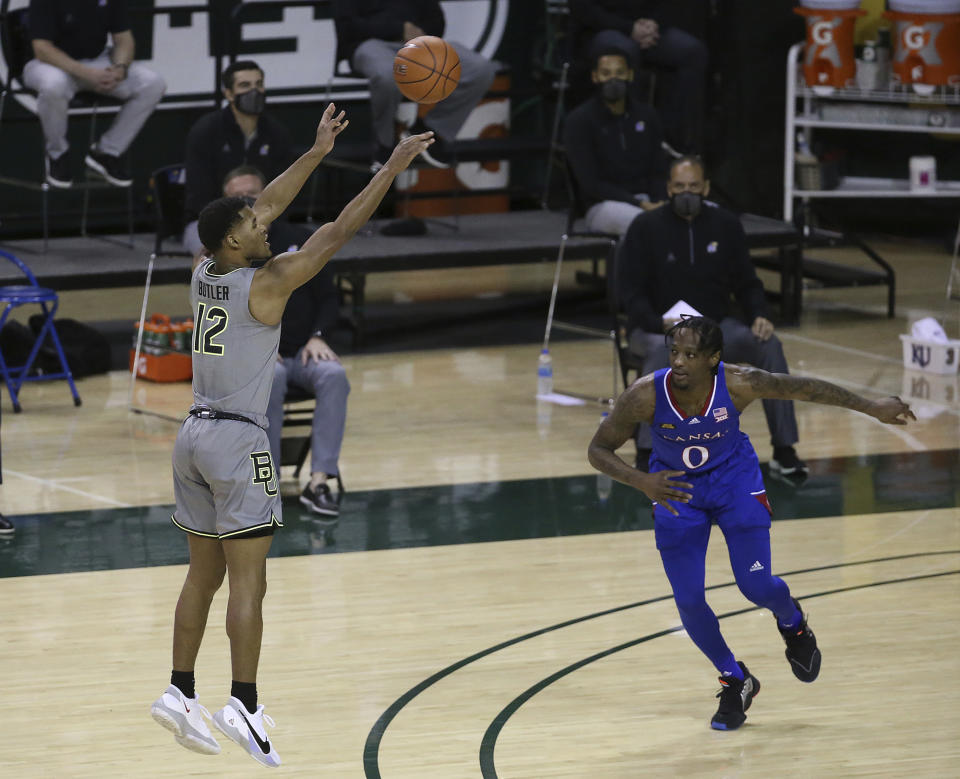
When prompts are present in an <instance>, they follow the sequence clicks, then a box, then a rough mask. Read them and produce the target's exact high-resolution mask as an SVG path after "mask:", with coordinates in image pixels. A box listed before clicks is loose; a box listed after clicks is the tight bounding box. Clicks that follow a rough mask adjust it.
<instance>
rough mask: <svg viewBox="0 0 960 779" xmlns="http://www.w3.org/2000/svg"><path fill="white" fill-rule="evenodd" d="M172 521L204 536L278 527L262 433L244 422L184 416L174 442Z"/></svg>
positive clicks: (275, 489)
mask: <svg viewBox="0 0 960 779" xmlns="http://www.w3.org/2000/svg"><path fill="white" fill-rule="evenodd" d="M173 494H174V497H175V498H176V501H177V510H176V512H175V513H174V515H173V522H174V524H175V525H176V526H177V527H179V528H180V529H181V530H185V531H187V532H188V533H193V534H194V535H198V536H204V537H207V538H231V537H236V536H242V535H264V534H267V533H270V532H272V530H273V528H275V527H283V513H282V510H281V507H280V489H279V484H278V481H277V473H276V470H275V469H274V467H273V460H272V458H271V457H270V444H269V442H268V441H267V433H266V431H265V430H263V429H262V428H260V427H257V426H256V425H254V424H251V423H249V422H240V421H238V420H233V419H198V418H197V417H193V416H191V417H187V419H186V421H185V422H184V423H183V425H182V426H181V427H180V432H179V433H177V441H176V443H175V444H174V446H173Z"/></svg>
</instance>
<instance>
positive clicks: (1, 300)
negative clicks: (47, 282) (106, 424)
mask: <svg viewBox="0 0 960 779" xmlns="http://www.w3.org/2000/svg"><path fill="white" fill-rule="evenodd" d="M0 257H4V258H5V259H7V260H9V261H10V262H12V263H13V264H14V265H16V266H17V268H19V269H20V272H21V273H23V275H24V276H26V277H27V281H29V282H30V283H29V284H21V285H10V286H5V287H0V304H3V305H4V309H3V313H2V314H0V330H2V329H3V326H4V324H6V321H7V317H8V316H9V315H10V312H11V311H13V309H15V308H17V307H19V306H25V305H27V304H30V303H35V304H37V305H39V306H40V309H41V310H42V311H43V325H42V326H41V328H40V332H39V333H38V334H37V339H36V341H34V343H33V347H32V348H31V349H30V354H29V355H28V356H27V360H26V362H25V363H24V364H23V365H19V366H13V367H11V366H8V365H7V363H6V360H4V359H3V353H2V352H0V375H2V378H3V382H4V383H5V384H6V385H7V390H9V392H10V400H11V401H12V402H13V410H14V412H15V413H17V414H19V413H20V411H21V410H22V409H21V408H20V399H19V393H20V388H21V387H22V386H23V384H24V382H27V381H52V380H53V379H66V380H67V384H69V385H70V392H71V394H72V395H73V405H75V406H79V405H80V404H81V402H82V401H81V400H80V395H79V394H78V393H77V388H76V385H74V383H73V374H72V373H71V372H70V366H69V365H68V364H67V358H66V355H64V353H63V346H61V345H60V338H59V336H58V335H57V329H56V327H54V324H53V318H54V316H55V315H56V313H57V306H58V305H59V303H60V300H59V298H58V297H57V293H56V292H54V291H53V290H52V289H48V288H47V287H41V286H40V285H39V284H38V283H37V279H36V277H34V275H33V273H31V272H30V269H29V268H28V267H27V266H26V265H24V264H23V262H21V261H20V260H19V259H18V258H16V257H15V256H14V255H12V254H10V253H9V252H5V251H3V250H2V249H0ZM48 336H49V338H50V341H51V343H52V344H53V348H54V349H56V352H57V357H59V358H60V367H61V368H62V370H61V371H59V372H57V373H43V374H40V375H37V376H31V375H30V370H31V369H32V368H33V363H34V360H36V359H37V354H38V353H39V352H40V347H41V346H43V343H44V341H46V339H47V337H48Z"/></svg>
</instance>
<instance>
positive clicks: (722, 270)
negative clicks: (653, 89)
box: [617, 157, 807, 477]
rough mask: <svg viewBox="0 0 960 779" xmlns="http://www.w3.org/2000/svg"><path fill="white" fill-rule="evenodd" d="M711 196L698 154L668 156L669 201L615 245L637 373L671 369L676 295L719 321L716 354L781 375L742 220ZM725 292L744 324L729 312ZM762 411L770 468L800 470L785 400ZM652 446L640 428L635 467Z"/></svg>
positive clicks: (795, 473) (780, 357) (783, 363)
mask: <svg viewBox="0 0 960 779" xmlns="http://www.w3.org/2000/svg"><path fill="white" fill-rule="evenodd" d="M709 192H710V182H709V181H708V180H707V178H706V175H705V173H704V169H703V163H702V162H701V161H700V160H699V158H697V157H681V158H680V159H677V160H674V161H673V163H672V164H671V165H670V178H669V180H668V182H667V194H668V195H669V196H670V204H669V205H666V206H664V207H663V208H658V209H656V210H654V211H648V212H646V213H643V214H641V215H640V216H638V217H637V218H636V219H634V221H633V223H632V224H631V225H630V228H629V229H628V230H627V233H626V235H625V236H624V237H623V240H622V241H621V243H620V247H619V253H618V256H617V295H618V298H619V299H620V301H621V304H622V305H623V307H624V309H625V310H626V313H627V332H628V334H629V338H630V350H631V351H632V352H634V353H635V354H638V355H640V356H642V357H643V368H642V370H641V375H644V376H645V375H646V374H648V373H653V372H654V371H656V370H659V369H660V368H666V367H667V366H668V365H669V350H668V348H667V346H666V344H665V340H664V337H663V334H664V332H665V331H666V330H668V329H669V328H670V327H672V326H673V325H674V324H676V322H677V321H678V320H679V317H676V318H667V317H666V316H665V314H666V313H667V312H668V311H669V310H670V309H671V308H672V307H673V306H674V304H675V303H677V302H679V301H681V300H682V301H684V302H685V303H687V304H688V305H689V306H691V307H692V308H693V309H695V310H696V311H697V312H698V313H699V314H700V315H702V316H706V317H709V318H710V319H712V320H714V321H715V322H719V323H720V329H721V330H722V331H723V344H724V346H723V359H724V360H726V361H727V362H732V363H733V362H739V363H747V364H748V365H753V366H756V367H757V368H762V369H763V370H765V371H769V372H770V373H789V372H790V371H789V369H788V368H787V359H786V357H785V356H784V354H783V346H782V345H781V343H780V339H779V338H777V337H776V336H775V335H774V334H773V323H772V322H771V321H770V319H769V317H768V312H767V301H766V297H765V295H764V292H763V284H762V283H761V281H760V279H759V278H757V273H756V270H755V269H754V267H753V262H752V261H751V260H750V254H749V251H748V249H747V238H746V235H745V233H744V231H743V226H742V225H741V224H740V220H739V219H738V218H737V216H736V215H735V214H733V213H731V212H730V211H727V210H726V209H724V208H720V206H718V205H717V204H716V203H711V202H710V201H707V200H704V197H706V195H707V194H709ZM731 296H733V297H734V298H736V300H737V303H739V305H740V308H741V309H742V311H743V314H744V316H745V317H746V323H744V321H742V320H740V319H738V318H737V317H736V316H734V313H733V312H732V310H731V305H730V304H731V301H730V298H731ZM763 411H764V413H765V414H766V417H767V427H768V428H769V429H770V437H771V442H772V444H773V459H772V460H771V461H770V470H771V471H772V472H775V473H780V474H782V475H784V476H791V477H802V476H804V475H805V474H806V469H807V466H806V464H805V463H804V462H803V461H802V460H800V459H799V458H798V457H797V453H796V451H795V450H794V444H795V443H797V440H798V433H797V419H796V416H795V415H794V411H793V401H790V400H765V401H763ZM650 448H651V443H650V428H649V426H647V425H641V426H640V429H639V431H638V434H637V467H638V468H640V467H642V468H643V469H644V470H645V469H646V463H647V460H648V459H649V456H650Z"/></svg>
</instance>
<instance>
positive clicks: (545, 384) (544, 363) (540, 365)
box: [537, 348, 553, 395]
mask: <svg viewBox="0 0 960 779" xmlns="http://www.w3.org/2000/svg"><path fill="white" fill-rule="evenodd" d="M551 392H553V360H552V359H551V357H550V350H549V349H546V348H544V349H542V350H541V351H540V358H539V359H538V360H537V395H549V394H550V393H551Z"/></svg>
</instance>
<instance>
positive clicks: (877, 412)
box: [870, 395, 917, 425]
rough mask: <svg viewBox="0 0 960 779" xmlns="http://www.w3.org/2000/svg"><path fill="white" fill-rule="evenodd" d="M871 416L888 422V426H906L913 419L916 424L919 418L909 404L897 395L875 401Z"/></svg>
mask: <svg viewBox="0 0 960 779" xmlns="http://www.w3.org/2000/svg"><path fill="white" fill-rule="evenodd" d="M870 415H871V416H874V417H876V418H877V419H879V420H880V421H881V422H886V423H887V424H888V425H905V424H907V420H909V419H912V420H913V421H914V422H916V421H917V418H916V417H915V416H914V414H913V412H912V411H911V410H910V406H909V404H907V403H904V402H903V401H902V400H900V398H898V397H896V396H895V395H891V396H890V397H889V398H883V399H882V400H875V401H873V406H872V408H871V409H870Z"/></svg>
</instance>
